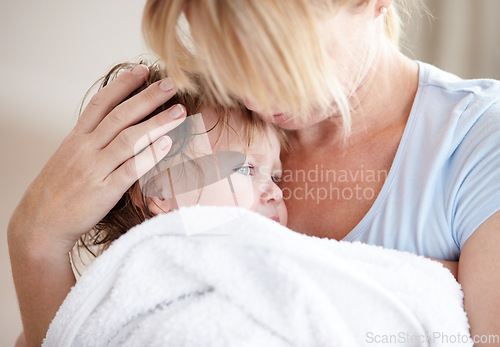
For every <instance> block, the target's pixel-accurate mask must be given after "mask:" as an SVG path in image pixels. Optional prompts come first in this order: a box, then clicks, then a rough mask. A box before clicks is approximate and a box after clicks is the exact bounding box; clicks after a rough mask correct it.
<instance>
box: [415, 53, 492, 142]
mask: <svg viewBox="0 0 500 347" xmlns="http://www.w3.org/2000/svg"><path fill="white" fill-rule="evenodd" d="M419 66H420V76H419V98H420V100H419V102H418V104H419V108H418V110H417V113H418V117H419V118H420V120H422V121H423V122H422V123H425V124H422V125H423V126H424V128H425V129H426V132H428V130H429V127H428V126H429V125H430V124H432V125H433V128H434V130H436V132H439V134H441V136H439V137H442V136H443V135H444V134H446V135H447V136H449V137H450V140H451V139H453V140H452V141H451V142H449V143H450V144H455V145H458V144H459V143H460V142H462V141H463V140H464V139H467V138H468V139H473V138H482V139H484V138H485V136H487V135H488V134H490V135H494V136H497V137H499V136H500V81H497V80H494V79H462V78H460V77H458V76H456V75H453V74H451V73H449V72H445V71H443V70H441V69H439V68H437V67H435V66H433V65H430V64H426V63H420V62H419ZM421 117H423V119H422V118H421ZM436 135H438V134H437V133H436Z"/></svg>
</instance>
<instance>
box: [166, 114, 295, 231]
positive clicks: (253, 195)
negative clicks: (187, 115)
mask: <svg viewBox="0 0 500 347" xmlns="http://www.w3.org/2000/svg"><path fill="white" fill-rule="evenodd" d="M201 114H202V117H203V123H204V124H202V125H201V126H199V128H204V129H201V130H200V129H199V128H198V131H197V132H198V133H202V132H204V130H205V129H209V130H210V131H209V132H208V133H206V134H205V135H197V136H195V137H194V139H193V143H194V149H195V152H196V157H197V158H201V157H205V156H208V155H211V154H215V155H216V157H217V164H216V166H217V169H216V170H214V169H210V168H209V169H207V168H203V164H202V165H201V166H202V171H203V173H202V174H203V175H204V176H205V179H206V177H207V176H208V177H214V173H213V171H216V175H218V178H217V179H214V180H212V181H211V182H208V183H207V182H206V183H204V186H203V188H201V189H191V190H190V189H179V188H178V187H180V186H182V183H178V182H179V181H187V180H191V181H192V180H196V177H197V176H199V174H200V173H199V172H198V173H197V172H196V171H193V172H192V175H190V174H189V173H188V174H186V173H184V174H183V175H182V176H183V177H181V175H178V177H176V178H174V177H171V181H172V182H174V186H173V191H174V197H173V198H171V199H169V200H170V205H172V201H173V200H175V201H174V204H175V208H177V207H181V206H193V205H196V204H200V205H208V206H239V207H243V208H246V209H249V210H252V211H254V212H257V213H260V214H261V215H263V216H265V217H268V218H270V219H273V220H275V221H276V222H278V223H280V224H282V225H286V223H287V210H286V206H285V203H284V201H283V195H282V191H281V189H280V188H279V187H278V185H277V182H278V181H279V180H280V178H281V161H280V142H279V139H278V137H277V135H276V132H275V130H274V129H273V128H272V126H270V125H267V126H266V130H265V133H264V132H261V131H257V134H256V135H255V137H254V138H253V141H252V143H251V145H250V146H247V144H248V143H247V141H244V140H242V139H241V138H240V137H239V136H237V135H236V134H235V133H234V132H233V131H230V130H229V131H228V130H222V133H220V129H221V126H222V125H221V124H220V123H218V119H219V116H218V115H217V113H216V112H215V110H214V109H212V108H209V107H205V108H203V109H202V110H201ZM243 117H244V116H243V115H242V114H241V113H239V112H237V111H234V112H231V114H229V115H228V122H229V126H230V127H232V128H233V129H235V130H236V131H237V130H238V129H240V127H241V124H242V123H241V122H242V121H243ZM219 135H220V136H219ZM221 153H223V154H226V155H229V157H226V158H224V157H222V156H219V155H220V154H221ZM210 158H213V157H210ZM197 162H198V163H201V161H199V160H197ZM209 171H212V172H209ZM221 173H223V174H221ZM189 176H192V177H189ZM209 181H210V179H209ZM175 182H177V184H178V185H177V187H176V186H175ZM195 184H196V182H195ZM162 185H163V183H162ZM182 190H188V191H185V192H183V191H182ZM158 203H161V201H160V202H158Z"/></svg>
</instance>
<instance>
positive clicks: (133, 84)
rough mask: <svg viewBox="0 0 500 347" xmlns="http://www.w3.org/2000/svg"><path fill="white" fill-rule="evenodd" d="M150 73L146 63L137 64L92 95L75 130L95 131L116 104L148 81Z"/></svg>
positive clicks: (82, 131) (81, 131) (79, 131)
mask: <svg viewBox="0 0 500 347" xmlns="http://www.w3.org/2000/svg"><path fill="white" fill-rule="evenodd" d="M148 75H149V69H148V67H147V66H145V65H137V66H135V67H134V68H132V69H130V70H128V71H125V72H123V73H122V74H120V75H119V76H118V77H117V78H115V79H114V80H113V81H111V82H110V83H109V84H108V85H107V86H105V87H104V88H102V89H101V90H100V91H98V92H97V93H96V94H95V95H94V96H93V97H92V99H91V100H90V102H89V104H88V105H87V106H86V107H85V109H84V111H83V112H82V114H81V116H80V119H79V120H78V123H77V124H76V126H75V131H76V132H78V133H90V132H92V131H94V129H95V128H96V127H97V126H98V125H99V123H100V122H101V121H102V120H103V119H104V118H105V117H106V115H108V114H109V113H110V112H111V111H112V110H113V108H115V107H116V105H118V104H119V103H120V102H122V101H123V100H124V99H125V98H126V97H127V96H129V95H130V94H131V93H132V92H133V91H134V90H136V89H137V88H139V87H140V86H141V85H142V84H143V83H144V81H146V78H147V77H148Z"/></svg>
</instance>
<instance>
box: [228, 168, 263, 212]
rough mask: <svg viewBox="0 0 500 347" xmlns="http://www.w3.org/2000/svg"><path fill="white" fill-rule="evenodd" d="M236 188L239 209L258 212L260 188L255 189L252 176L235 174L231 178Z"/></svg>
mask: <svg viewBox="0 0 500 347" xmlns="http://www.w3.org/2000/svg"><path fill="white" fill-rule="evenodd" d="M229 179H230V180H231V183H232V185H233V188H234V193H235V196H236V200H237V202H238V206H239V207H243V208H246V209H248V210H252V211H257V205H258V201H259V200H258V194H257V190H258V187H255V184H254V180H253V179H252V176H245V175H241V174H239V173H234V174H232V175H231V176H229Z"/></svg>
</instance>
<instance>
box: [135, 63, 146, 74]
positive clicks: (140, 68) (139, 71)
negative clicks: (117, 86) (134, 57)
mask: <svg viewBox="0 0 500 347" xmlns="http://www.w3.org/2000/svg"><path fill="white" fill-rule="evenodd" d="M147 70H148V68H147V67H146V66H144V65H137V66H135V67H134V68H133V69H132V73H133V74H134V75H136V76H142V75H144V74H145V73H146V71H147Z"/></svg>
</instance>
